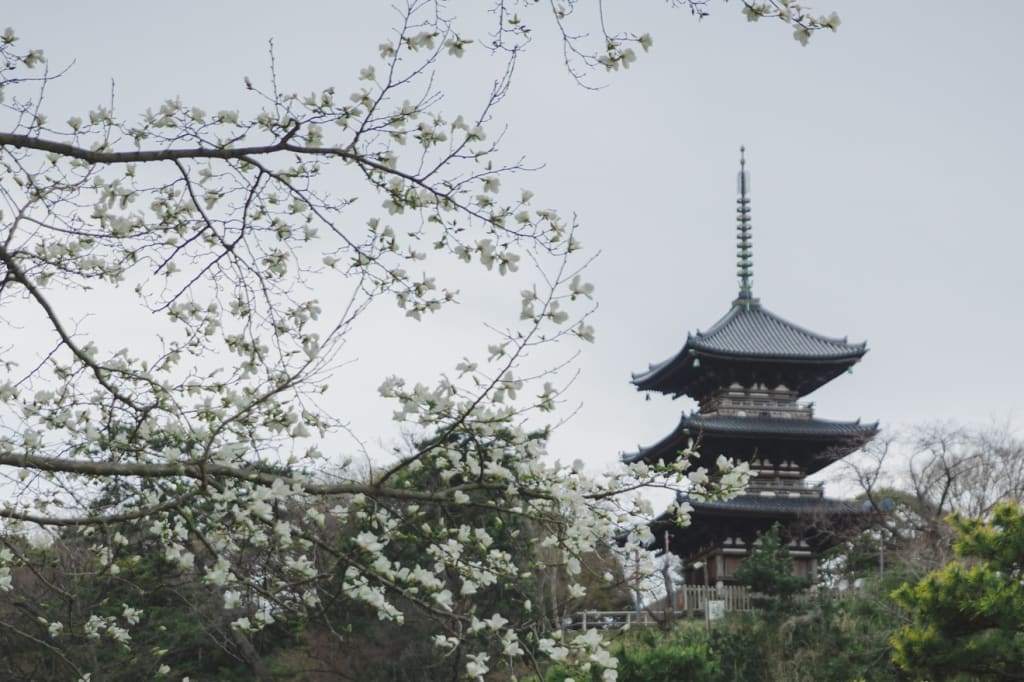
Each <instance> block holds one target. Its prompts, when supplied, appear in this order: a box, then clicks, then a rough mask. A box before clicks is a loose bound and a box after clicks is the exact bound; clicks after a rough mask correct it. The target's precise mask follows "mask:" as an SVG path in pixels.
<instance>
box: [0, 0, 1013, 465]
mask: <svg viewBox="0 0 1024 682" xmlns="http://www.w3.org/2000/svg"><path fill="white" fill-rule="evenodd" d="M144 7H145V8H147V9H146V11H143V9H142V8H144ZM150 8H152V9H150ZM156 8H157V5H155V4H151V3H138V2H127V1H122V2H103V3H93V4H90V5H88V6H86V5H84V4H82V3H70V2H67V3H41V2H38V3H27V2H26V3H13V4H12V3H8V4H7V6H5V8H4V17H3V20H2V21H3V22H5V23H8V24H10V25H12V26H13V27H15V29H16V30H17V32H18V33H19V35H21V36H22V38H23V41H24V44H25V45H26V46H32V47H42V48H44V49H45V50H46V53H47V55H48V57H49V58H50V61H51V64H52V65H65V64H68V63H70V62H72V61H74V62H75V63H74V66H73V67H72V69H71V71H70V72H69V74H68V75H67V76H66V77H65V79H64V82H63V83H62V84H60V87H59V88H54V89H53V90H52V91H51V94H50V95H49V96H50V104H51V106H52V107H53V108H54V109H56V110H58V111H65V110H67V111H68V113H82V112H83V111H87V110H88V108H91V106H93V105H94V104H96V103H99V102H101V101H104V100H105V99H106V98H107V97H108V95H109V91H110V82H111V80H112V79H113V80H114V81H115V82H116V92H117V102H118V108H119V110H120V111H121V113H122V115H128V114H130V113H133V112H135V111H137V110H141V109H144V108H145V107H146V106H153V105H157V104H159V102H160V101H161V100H162V99H164V98H166V97H172V96H175V95H180V96H181V97H182V98H183V99H184V100H185V101H186V103H188V104H190V105H192V104H195V105H198V106H202V107H203V108H205V109H207V110H214V111H215V110H218V109H223V108H233V107H237V106H242V105H244V104H245V103H246V101H245V99H244V97H245V93H244V92H243V89H242V87H241V85H240V83H241V78H242V77H243V76H245V75H251V76H254V77H258V76H260V75H264V74H265V73H266V69H267V40H268V39H270V38H273V39H274V40H275V46H276V47H275V52H276V56H277V60H278V66H279V76H280V78H281V81H282V86H283V87H284V88H285V89H287V90H296V91H300V92H302V91H308V90H312V89H314V88H317V89H319V88H323V87H326V86H327V85H331V84H336V85H338V86H339V87H340V88H342V89H343V91H347V90H348V89H352V88H354V87H355V86H356V82H355V79H354V75H355V74H356V73H357V72H358V69H359V68H360V67H362V66H364V65H365V64H367V63H369V62H370V61H372V58H373V55H374V52H375V47H376V45H377V43H379V42H380V41H381V40H383V39H384V38H385V37H387V34H388V31H389V28H390V26H391V24H392V23H393V19H392V16H393V15H392V13H391V11H390V10H389V9H388V8H387V7H386V5H385V4H384V3H366V2H364V3H354V2H335V3H327V2H322V3H289V4H288V5H287V9H284V6H283V5H281V4H280V3H266V2H245V3H242V2H219V3H207V2H202V3H200V2H190V1H184V2H174V3H168V4H165V5H163V6H162V9H156ZM606 9H607V20H608V22H609V24H611V25H613V26H615V27H617V28H621V29H627V30H633V31H636V32H637V33H642V32H644V31H649V32H650V33H651V34H652V35H653V38H654V47H653V49H652V50H651V53H650V54H649V55H646V56H643V57H642V58H641V59H640V60H639V61H638V62H637V63H636V64H635V65H634V66H633V68H632V69H630V70H629V71H628V72H625V73H622V72H620V73H617V74H612V75H610V76H608V77H603V76H602V77H601V78H600V80H599V81H598V83H599V84H603V85H605V86H606V87H604V88H603V89H601V90H598V91H589V90H585V89H583V88H580V87H578V86H576V85H575V84H574V83H573V82H572V81H571V79H570V78H569V77H568V76H567V75H566V73H565V71H564V69H562V68H561V66H560V61H559V54H558V51H557V45H556V43H555V41H552V40H547V39H546V38H545V36H544V35H543V31H541V32H540V34H539V35H538V39H537V42H536V45H535V46H534V48H535V49H534V51H533V52H532V53H531V54H529V55H528V58H527V59H524V60H523V61H522V63H521V64H520V67H521V68H520V70H519V72H518V74H517V75H516V80H515V82H514V88H513V93H512V95H511V97H510V98H509V99H508V100H507V101H506V103H505V105H504V106H503V108H502V109H501V110H500V111H499V114H498V118H499V120H500V121H502V122H505V123H507V124H508V125H509V132H508V133H507V136H506V140H505V143H504V148H505V149H506V150H508V151H509V152H514V153H515V154H517V155H518V154H525V155H527V158H528V160H530V161H532V162H534V163H543V164H546V165H545V168H544V169H543V170H541V171H539V172H537V173H536V174H534V175H533V176H532V177H529V178H526V179H524V181H523V182H524V184H527V185H529V186H530V187H532V188H533V189H535V190H536V191H537V193H538V195H539V196H541V197H543V200H544V202H545V203H546V204H550V205H556V206H558V207H560V208H561V209H562V210H564V211H567V212H571V211H575V212H576V213H577V214H578V216H579V220H580V223H581V224H582V232H581V238H582V241H583V242H584V244H585V246H586V247H587V248H588V249H589V250H590V251H592V252H597V251H600V252H601V256H600V258H599V259H598V260H597V261H596V262H595V263H594V265H593V266H592V267H591V270H590V273H589V279H590V280H591V281H592V282H593V283H594V284H595V285H596V288H597V299H598V301H599V303H600V308H599V310H598V312H597V314H596V316H595V326H596V329H597V343H596V344H595V345H594V346H592V347H588V348H587V349H585V353H584V355H583V356H582V357H581V359H580V360H579V362H578V369H579V371H580V376H579V379H578V380H577V382H576V383H575V385H574V387H573V389H572V393H571V395H570V400H571V401H572V402H573V403H574V404H575V403H582V407H581V409H580V411H579V412H578V414H577V415H576V416H575V417H574V418H573V419H572V420H571V421H570V422H569V423H568V424H567V425H566V426H565V427H563V429H562V430H561V431H560V432H559V433H558V434H557V435H556V436H555V438H554V440H553V442H552V450H553V451H554V452H555V453H556V454H557V455H558V456H560V457H561V458H562V459H570V460H571V459H574V458H576V457H580V458H582V459H584V460H585V461H588V462H590V463H592V465H593V466H594V467H597V468H607V467H611V466H613V465H614V463H615V462H616V461H617V458H618V455H619V453H620V452H622V451H624V450H625V451H632V450H635V449H636V447H637V445H638V444H642V445H648V444H650V443H653V442H655V441H657V440H658V439H660V438H661V437H662V436H664V435H666V434H668V433H669V432H670V431H671V430H672V429H673V428H674V426H675V424H676V423H677V421H678V418H679V413H680V411H681V410H686V411H689V410H690V409H692V408H693V405H692V404H690V403H688V402H687V401H686V400H685V399H683V400H677V401H672V400H670V399H668V398H665V397H661V396H654V398H653V399H652V400H651V401H645V400H644V397H643V395H642V394H640V393H638V392H637V391H636V390H635V389H634V388H633V387H632V386H631V385H630V383H629V379H630V373H631V372H634V371H639V370H642V369H646V367H647V365H648V364H649V363H653V362H659V361H661V360H664V359H665V358H667V357H669V356H671V355H673V354H674V353H675V352H676V351H677V350H678V349H679V348H680V347H681V345H682V344H683V342H684V341H685V338H686V334H687V332H688V331H695V330H697V329H707V328H708V327H710V326H711V325H712V324H713V323H714V322H715V321H716V320H717V319H718V318H719V317H721V316H722V315H723V314H725V312H726V311H727V309H728V307H729V304H730V302H731V301H732V300H733V298H734V297H735V295H736V291H737V282H736V277H735V257H734V256H735V241H734V235H735V231H734V226H735V187H736V182H735V179H736V171H737V165H738V148H739V146H740V145H741V144H744V145H746V147H747V159H748V169H749V171H750V174H751V179H752V192H751V198H752V202H753V203H752V209H753V226H754V232H753V235H754V237H753V239H754V293H755V295H757V296H758V297H760V299H761V301H762V303H763V305H765V306H766V307H767V308H768V309H770V310H772V311H773V312H775V313H777V314H779V315H781V316H782V317H785V318H787V319H789V320H791V321H793V322H796V323H797V324H800V325H802V326H805V327H809V328H810V329H813V330H815V331H818V332H820V333H823V334H826V335H832V336H849V337H850V339H851V340H853V341H861V340H867V342H868V345H869V348H870V352H869V353H868V354H867V356H866V357H865V359H864V360H863V361H862V363H861V364H859V365H858V366H857V367H856V369H855V371H854V373H853V374H852V375H843V376H841V377H840V378H838V379H837V380H835V381H834V382H833V383H832V384H830V385H829V386H826V387H825V388H823V389H821V390H819V391H818V392H816V393H814V394H812V396H811V397H810V399H811V400H813V401H815V403H816V405H817V414H818V416H820V417H824V418H836V419H855V418H857V417H861V418H863V419H865V420H868V421H874V420H880V421H881V422H882V424H883V427H898V426H903V425H910V424H915V423H921V422H926V421H935V420H947V419H953V420H958V421H961V422H964V423H968V424H982V423H985V422H988V421H991V420H997V421H1007V420H1009V421H1010V422H1012V423H1013V424H1015V425H1016V426H1017V427H1018V428H1019V427H1020V425H1021V424H1022V422H1024V403H1022V401H1021V398H1020V384H1021V379H1022V375H1024V372H1022V370H1021V369H1020V366H1019V358H1020V356H1021V346H1022V338H1024V315H1022V305H1021V296H1022V293H1024V275H1022V274H1021V268H1020V259H1021V257H1022V252H1024V236H1022V229H1021V228H1022V225H1021V222H1022V220H1021V217H1020V216H1021V212H1020V210H1019V207H1018V205H1017V204H1018V203H1019V197H1020V196H1021V185H1022V182H1021V180H1022V177H1021V176H1022V173H1021V171H1020V161H1019V160H1020V159H1021V157H1022V156H1024V135H1022V133H1021V128H1020V126H1021V121H1024V87H1022V86H1024V82H1022V81H1024V78H1022V75H1021V68H1022V65H1024V41H1022V40H1021V39H1020V30H1021V29H1020V27H1021V26H1022V25H1024V3H1020V2H1018V1H1014V0H1004V1H1002V2H987V3H984V5H983V8H982V6H973V5H972V6H970V7H969V10H970V11H968V6H967V5H966V4H965V3H962V2H951V1H945V2H928V3H924V2H917V3H897V2H879V1H876V2H866V1H864V0H860V1H857V2H854V1H852V0H850V1H842V0H820V1H819V2H818V3H817V4H816V5H815V9H816V10H819V11H824V12H825V13H828V12H831V11H833V10H835V11H837V12H838V13H839V15H840V16H841V18H842V25H841V27H840V30H839V32H838V33H836V34H821V35H817V36H815V37H814V38H813V40H812V41H811V43H810V45H809V46H807V47H801V46H800V45H799V44H798V43H797V42H796V41H794V40H793V39H792V38H791V36H790V33H791V32H790V31H789V30H787V29H786V28H785V27H784V26H782V25H781V24H777V22H772V21H761V22H760V23H757V24H749V23H747V21H746V20H745V19H744V17H743V16H742V15H741V14H740V11H739V9H740V7H739V3H728V4H713V5H711V7H710V9H711V11H712V14H711V16H709V17H708V18H706V19H704V20H703V21H701V22H698V21H696V20H695V19H693V18H691V17H690V16H689V15H688V14H687V13H686V12H684V11H681V10H671V9H670V8H669V7H668V6H667V3H664V2H659V1H658V0H650V1H648V2H639V1H637V0H629V1H628V2H627V1H625V0H618V1H615V0H608V2H607V7H606ZM470 81H471V79H470V80H467V81H466V82H470ZM471 94H479V93H463V92H458V91H456V92H453V93H452V96H453V98H454V99H455V100H456V101H458V99H459V98H460V97H463V96H469V95H471ZM250 104H251V102H250ZM476 293H477V294H478V295H480V296H483V298H482V299H479V298H478V299H477V302H476V303H474V299H473V297H472V296H471V295H467V301H466V303H465V307H464V309H463V310H462V311H461V313H460V314H459V315H457V316H455V317H450V318H443V319H440V320H435V321H431V322H429V323H426V324H424V325H423V326H422V327H421V328H420V331H421V338H420V339H417V340H415V341H414V342H413V343H409V342H408V338H409V337H408V336H407V334H408V330H406V332H405V334H406V335H403V337H401V338H402V340H403V342H404V345H403V346H399V345H398V343H397V342H396V341H395V340H393V339H394V338H395V337H393V336H391V335H389V334H388V333H387V329H389V327H388V325H391V324H393V322H394V320H392V319H391V317H397V316H398V315H399V311H392V312H387V313H381V314H380V315H379V316H377V317H373V316H371V317H370V318H368V320H367V325H364V327H363V329H362V331H361V334H363V336H361V337H360V336H357V338H355V339H354V340H353V345H352V349H353V350H352V352H353V357H354V358H357V360H358V361H357V362H356V363H354V364H353V365H352V367H350V368H349V369H347V370H346V371H347V372H348V374H347V375H346V377H345V379H344V381H345V382H346V384H347V385H348V386H351V387H352V389H351V391H350V392H346V393H345V395H346V396H347V397H349V398H350V399H352V401H353V404H357V403H359V402H360V400H359V399H358V397H357V396H361V395H363V394H365V393H367V392H372V391H373V387H375V386H376V385H377V384H378V383H379V381H380V379H381V378H382V377H383V376H384V375H385V374H387V373H389V371H388V370H389V369H390V367H391V365H394V367H395V369H396V370H397V371H399V372H403V371H408V372H411V373H413V374H416V373H419V374H420V375H421V377H420V378H424V379H427V378H429V377H430V376H431V373H436V372H437V371H439V370H442V369H449V368H450V364H451V363H450V362H449V360H450V357H449V355H450V354H451V352H452V351H450V350H449V347H450V346H451V344H450V340H451V338H452V337H453V336H461V335H463V334H464V333H470V334H471V333H474V332H472V331H470V332H467V331H466V330H467V329H470V328H472V329H476V328H477V327H479V323H477V322H476V321H475V319H474V315H473V313H474V311H475V310H476V308H474V306H475V305H476V306H486V301H487V293H486V292H476ZM513 293H514V292H513ZM480 300H483V301H484V303H481V302H480ZM467 320H468V321H467ZM375 325H379V326H375ZM467 325H468V326H467ZM381 339H389V341H388V342H387V343H385V344H382V343H381ZM382 347H383V349H382ZM458 355H459V353H456V357H457V356H458ZM339 399H341V400H343V399H344V398H339ZM345 409H347V408H345ZM352 409H353V413H352V414H353V420H354V421H355V422H356V423H357V425H358V424H363V428H364V433H365V434H367V435H368V436H370V439H371V440H373V441H374V442H379V443H382V444H386V442H387V438H388V437H389V436H388V435H387V434H382V435H380V436H377V435H376V434H375V433H374V432H375V430H376V429H377V427H376V426H374V424H376V423H377V422H376V421H375V420H376V419H378V418H380V415H381V414H385V413H386V412H387V411H388V410H389V409H390V408H384V407H381V408H379V412H377V413H374V412H373V411H372V409H369V408H368V409H369V411H368V412H367V413H366V414H365V415H364V414H363V413H362V412H359V410H362V409H363V408H362V407H360V408H358V409H357V408H355V407H353V408H352ZM374 409H377V408H374Z"/></svg>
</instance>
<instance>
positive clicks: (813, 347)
mask: <svg viewBox="0 0 1024 682" xmlns="http://www.w3.org/2000/svg"><path fill="white" fill-rule="evenodd" d="M686 345H687V346H689V347H691V348H695V349H697V350H703V351H707V352H709V353H723V354H728V355H744V356H756V357H771V358H808V359H809V358H822V359H825V358H828V359H833V358H835V359H839V358H848V357H859V356H861V355H863V354H864V351H865V350H866V345H867V344H865V343H849V342H847V340H846V339H836V338H829V337H827V336H822V335H820V334H816V333H814V332H812V331H810V330H808V329H804V328H803V327H800V326H798V325H795V324H793V323H792V322H789V321H788V320H784V319H782V318H781V317H779V316H778V315H776V314H774V313H772V312H769V311H768V310H766V309H765V308H762V307H761V306H760V305H759V304H754V305H743V304H736V305H734V306H733V307H732V308H731V309H730V310H729V312H728V313H726V315H725V317H723V318H722V319H721V320H719V321H718V322H716V323H715V324H714V325H713V326H712V327H711V328H710V329H708V330H707V331H706V332H697V334H695V335H691V336H688V337H687V339H686Z"/></svg>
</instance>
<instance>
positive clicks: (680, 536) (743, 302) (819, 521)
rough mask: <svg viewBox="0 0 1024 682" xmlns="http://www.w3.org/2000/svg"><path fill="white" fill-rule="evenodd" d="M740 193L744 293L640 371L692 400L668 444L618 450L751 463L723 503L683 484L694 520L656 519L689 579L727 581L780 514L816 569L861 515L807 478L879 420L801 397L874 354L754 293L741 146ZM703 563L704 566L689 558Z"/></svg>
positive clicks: (682, 498) (661, 541)
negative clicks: (849, 417) (851, 417)
mask: <svg viewBox="0 0 1024 682" xmlns="http://www.w3.org/2000/svg"><path fill="white" fill-rule="evenodd" d="M737 184H738V192H739V198H738V199H737V205H738V208H737V228H736V233H737V251H738V263H737V265H738V273H737V274H738V275H739V295H738V296H737V297H736V300H734V301H733V302H732V306H731V307H730V308H729V310H728V312H727V313H726V314H725V316H724V317H722V319H720V320H719V321H718V322H716V323H715V324H714V325H713V326H712V327H711V328H710V329H708V330H707V331H704V332H700V331H698V332H697V333H696V334H690V335H687V337H686V343H685V344H684V345H683V347H682V349H681V350H680V351H679V352H678V353H676V354H675V355H674V356H672V357H671V358H669V359H668V360H666V361H664V362H662V363H659V364H656V365H652V366H650V367H649V368H648V370H647V371H645V372H640V373H638V374H634V375H633V384H634V385H635V386H636V387H637V389H638V390H641V391H658V392H661V393H665V394H668V395H671V396H673V397H674V398H678V397H679V396H687V397H689V398H692V399H693V400H695V401H696V402H697V404H698V406H699V407H698V409H697V410H696V411H694V412H691V413H690V414H685V413H684V414H683V416H682V419H681V420H680V422H679V425H678V426H676V428H675V430H674V431H673V432H672V433H670V434H669V435H668V436H666V437H665V438H663V439H662V440H661V441H659V442H657V443H655V444H654V445H651V446H649V447H646V448H642V449H640V451H639V452H636V453H633V454H628V455H623V461H625V462H627V463H632V462H645V463H648V464H654V463H657V462H659V461H662V462H665V463H669V462H672V461H674V460H676V459H677V458H678V457H679V456H680V452H681V451H683V450H689V449H692V450H695V451H696V453H697V454H696V455H695V456H694V457H693V459H692V460H691V462H690V465H691V467H692V468H697V467H704V468H705V469H706V470H707V472H708V475H709V476H711V477H714V476H715V475H716V473H717V466H716V464H715V462H716V460H717V459H718V457H719V455H725V456H726V457H728V458H730V459H732V460H734V461H736V462H748V463H749V466H750V469H751V473H752V477H751V479H750V484H749V485H748V487H747V489H746V491H745V492H744V493H743V494H741V495H738V496H737V497H734V498H732V499H730V500H725V501H707V500H702V499H700V498H699V497H697V496H690V495H688V494H687V493H685V492H683V493H680V494H679V502H686V503H688V504H689V505H690V506H691V507H692V512H691V514H690V518H691V523H690V525H688V526H685V527H684V526H680V525H679V524H678V523H676V521H675V517H674V515H673V514H671V513H668V512H666V513H665V514H663V515H661V516H659V517H658V518H656V519H654V520H653V521H652V522H651V526H650V527H651V531H652V533H653V535H654V546H653V547H652V549H654V550H656V551H670V552H672V553H673V554H676V555H678V556H679V557H681V558H682V559H683V562H684V566H685V567H686V581H687V582H688V583H691V584H693V583H700V582H703V581H704V580H705V579H707V580H710V582H712V583H724V584H729V583H731V582H733V581H732V575H733V573H734V572H735V570H736V569H737V568H738V567H739V565H740V564H741V563H742V562H743V559H744V557H745V556H747V554H748V553H749V551H750V549H751V548H752V547H753V545H754V544H755V542H757V537H758V535H759V534H760V533H763V532H764V531H766V530H768V529H770V528H771V527H772V525H774V524H776V523H778V524H779V526H780V529H781V536H782V538H783V540H784V541H785V542H787V545H788V548H789V552H790V555H791V556H792V557H793V562H794V572H795V573H796V574H798V575H802V576H806V577H813V576H814V575H815V572H816V570H817V561H818V557H819V555H820V553H821V552H822V551H823V550H824V549H827V548H828V547H830V546H832V545H834V544H835V543H836V542H837V539H836V538H837V530H839V529H841V528H842V527H844V526H847V525H850V524H854V523H856V521H857V518H858V517H859V516H861V512H860V510H859V509H858V508H856V507H855V506H853V505H851V504H849V503H847V502H843V501H839V500H833V499H829V498H826V497H825V496H824V491H823V488H822V486H821V484H813V483H809V482H808V481H807V480H806V478H807V476H809V475H811V474H813V473H815V472H817V471H819V470H820V469H822V468H824V467H825V466H828V465H829V464H831V463H832V462H835V461H837V460H839V459H841V458H843V457H845V456H846V455H848V454H850V453H851V452H853V451H854V450H857V449H859V448H860V447H862V446H863V445H864V444H865V443H867V442H868V441H869V440H870V439H871V438H872V437H874V435H875V434H876V433H877V431H878V424H877V423H874V424H861V423H860V420H858V421H855V422H844V421H829V420H824V419H818V418H817V417H815V416H814V407H813V404H812V403H804V402H801V401H800V399H801V398H803V397H805V396H807V395H808V394H810V393H812V392H813V391H815V390H817V389H818V388H820V387H821V386H823V385H825V384H827V383H828V382H830V381H831V380H832V379H835V378H836V377H837V376H839V375H840V374H842V373H843V372H846V371H848V370H850V369H851V368H852V367H853V365H854V364H856V363H857V362H859V361H860V359H861V358H862V357H863V356H864V354H865V353H866V352H867V344H866V343H850V342H849V341H848V340H847V339H846V338H831V337H827V336H822V335H821V334H817V333H815V332H813V331H810V330H809V329H806V328H804V327H800V326H798V325H796V324H793V323H792V322H789V321H788V320H785V319H783V318H781V317H779V316H778V315H776V314H774V313H772V312H771V311H769V310H768V309H766V308H765V307H763V306H762V305H761V302H760V300H759V299H757V298H755V297H754V294H753V287H752V284H753V257H752V250H751V220H750V198H749V196H748V193H749V188H750V179H749V176H748V174H747V171H746V161H745V159H744V156H743V148H742V147H741V148H740V172H739V178H738V183H737ZM695 564H697V565H701V566H702V567H704V566H706V570H707V573H706V574H705V573H704V572H703V571H697V570H696V569H695V568H694V565H695Z"/></svg>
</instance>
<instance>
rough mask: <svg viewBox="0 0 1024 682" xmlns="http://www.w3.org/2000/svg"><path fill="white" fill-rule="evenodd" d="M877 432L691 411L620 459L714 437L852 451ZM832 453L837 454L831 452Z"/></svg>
mask: <svg viewBox="0 0 1024 682" xmlns="http://www.w3.org/2000/svg"><path fill="white" fill-rule="evenodd" d="M877 432H878V424H877V423H874V424H861V423H860V420H857V421H854V422H838V421H828V420H825V419H781V418H778V417H726V416H713V415H712V416H702V415H700V414H691V415H689V416H685V415H684V416H683V418H682V420H680V422H679V425H678V426H677V427H676V428H675V430H674V431H673V432H672V433H670V434H669V435H668V436H666V437H665V438H663V439H661V440H660V441H658V442H657V443H655V444H654V445H650V446H648V447H646V448H641V449H640V450H639V451H638V452H634V453H629V454H624V455H623V456H622V461H624V462H626V463H627V464H628V463H631V462H638V461H641V460H643V461H647V462H648V463H651V462H655V461H657V460H659V459H664V460H665V461H669V460H670V459H674V456H675V453H676V452H677V451H678V450H680V449H682V448H683V447H685V445H686V442H687V441H688V440H690V439H693V440H694V441H697V440H700V439H703V440H704V441H705V442H707V441H711V440H713V439H714V437H715V436H726V437H737V438H746V437H750V438H758V439H768V438H782V439H786V440H787V441H788V439H801V440H810V441H811V442H815V441H822V442H823V443H829V442H835V443H837V444H839V443H843V444H848V445H849V447H847V448H843V450H844V452H843V454H848V452H849V451H853V450H855V449H856V448H857V447H859V446H860V445H862V444H863V443H866V442H867V441H868V440H870V439H871V438H872V437H873V436H874V435H875V434H876V433H877ZM833 454H834V455H835V454H837V453H833Z"/></svg>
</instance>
